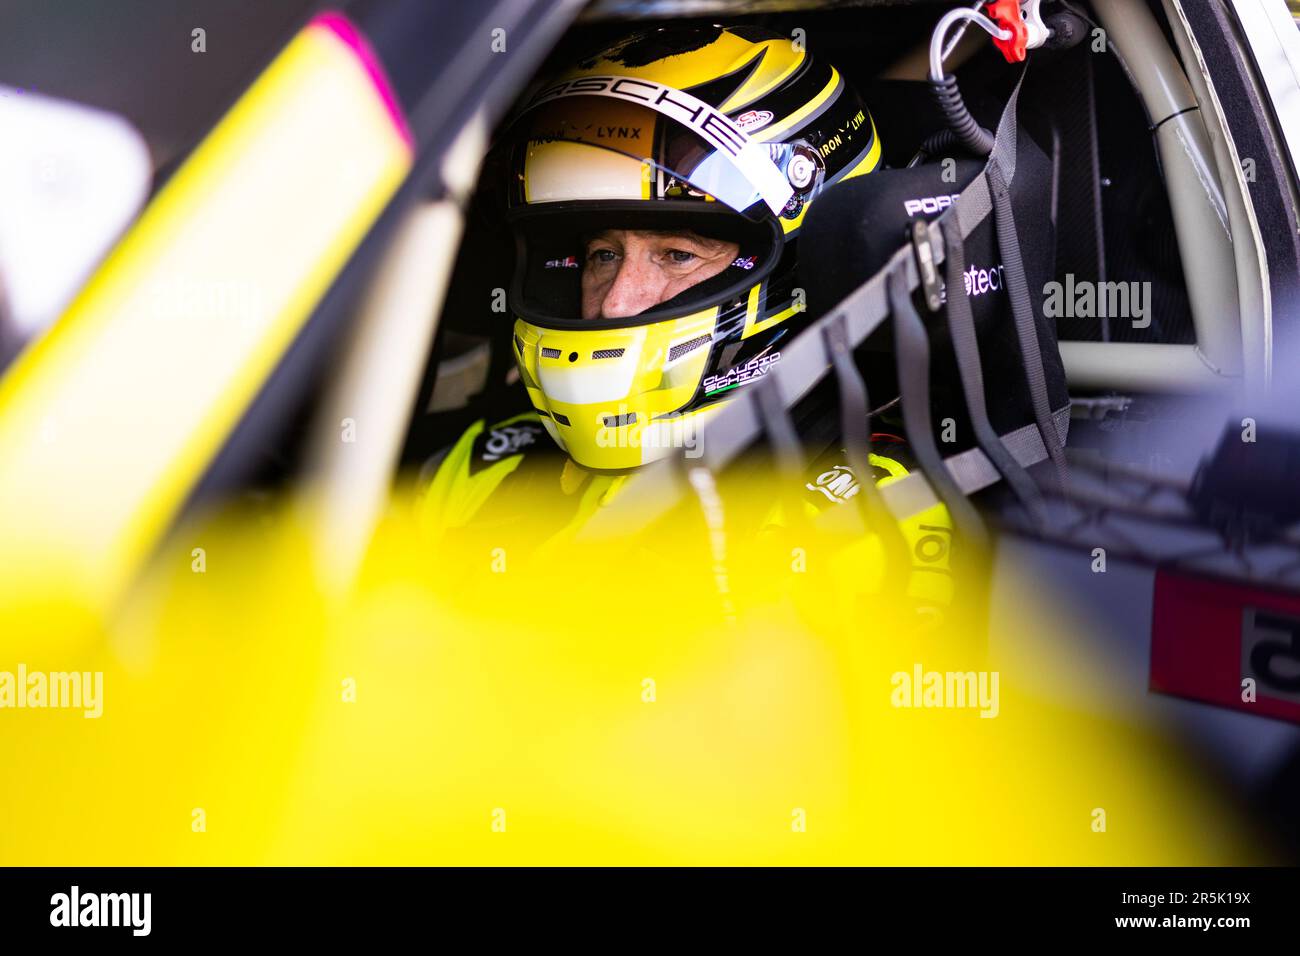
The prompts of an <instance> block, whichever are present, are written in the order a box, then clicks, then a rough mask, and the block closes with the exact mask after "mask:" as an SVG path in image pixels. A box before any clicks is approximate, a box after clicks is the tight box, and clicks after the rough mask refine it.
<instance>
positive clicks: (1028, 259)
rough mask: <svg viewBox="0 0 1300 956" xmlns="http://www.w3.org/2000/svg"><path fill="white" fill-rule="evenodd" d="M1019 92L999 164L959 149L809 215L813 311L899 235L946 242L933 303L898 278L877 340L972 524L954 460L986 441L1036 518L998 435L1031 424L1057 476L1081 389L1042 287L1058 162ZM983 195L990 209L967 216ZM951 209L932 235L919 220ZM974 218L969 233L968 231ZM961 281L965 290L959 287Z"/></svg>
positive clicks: (1030, 492)
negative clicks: (1029, 126)
mask: <svg viewBox="0 0 1300 956" xmlns="http://www.w3.org/2000/svg"><path fill="white" fill-rule="evenodd" d="M1018 91H1019V87H1017V94H1013V98H1012V101H1011V103H1010V104H1009V105H1008V108H1007V111H1006V112H1005V113H1004V115H1003V122H1002V124H1001V128H1000V130H999V135H998V141H997V145H996V147H995V150H994V154H993V156H991V157H990V160H989V162H988V163H987V165H986V164H985V163H983V162H981V161H979V160H976V159H955V158H948V159H943V160H940V161H936V162H930V163H926V164H923V165H918V166H914V167H911V168H905V169H892V170H880V171H877V172H876V173H874V174H872V175H871V176H866V177H860V178H858V179H854V180H849V181H846V182H843V183H839V184H836V185H834V186H832V187H830V189H828V190H827V193H826V197H828V198H827V199H826V200H825V201H823V202H821V203H818V204H817V205H816V206H814V207H812V208H811V209H810V210H809V213H808V217H807V219H806V220H805V222H804V224H803V229H802V235H801V243H802V244H803V255H802V257H801V261H800V277H801V280H802V281H803V283H804V285H805V286H806V288H807V289H808V305H809V308H810V309H812V310H813V312H814V315H818V314H825V313H828V312H831V311H832V310H833V309H834V308H835V307H836V306H837V305H838V304H839V303H840V302H841V301H843V300H844V299H845V298H846V297H847V296H848V295H849V294H850V293H852V292H853V290H854V289H855V288H857V287H858V286H859V285H860V284H861V283H862V282H863V281H865V280H867V279H870V278H871V277H872V276H874V275H876V274H877V273H878V272H880V271H881V270H882V269H884V268H886V266H887V265H888V264H889V261H890V258H891V256H892V255H893V254H894V253H895V252H896V251H897V249H898V246H899V243H900V241H905V242H911V241H912V238H913V237H915V239H916V245H915V248H916V249H917V251H918V253H919V254H920V256H921V257H922V258H925V257H926V256H932V257H933V258H934V259H937V258H939V256H938V254H937V253H938V249H937V245H941V246H942V249H943V258H944V260H945V262H944V268H943V276H942V280H943V281H942V283H938V282H936V283H935V285H936V286H939V287H938V288H930V289H928V290H927V289H926V288H925V286H926V285H927V283H926V282H925V279H924V277H922V293H923V295H922V296H921V298H923V299H926V298H927V297H929V301H928V302H927V303H926V304H925V305H924V306H923V307H922V309H920V310H919V311H918V310H917V309H916V308H915V307H914V306H913V303H912V296H911V294H910V290H908V289H905V288H903V287H902V286H901V284H900V283H890V292H889V296H888V298H889V306H890V309H891V312H892V313H893V322H892V324H890V325H888V326H885V327H882V328H881V329H879V331H878V332H877V333H876V334H873V335H872V336H871V337H870V338H868V340H867V342H866V348H867V349H868V350H877V351H889V352H892V353H893V354H894V356H895V357H896V361H897V367H898V381H899V387H900V392H901V395H902V406H903V419H904V425H905V427H906V430H907V432H908V439H909V441H910V442H911V443H912V445H913V447H914V450H915V452H916V454H917V457H918V458H919V459H920V461H921V464H922V466H923V467H924V468H925V470H926V471H927V473H929V475H930V477H931V480H932V482H933V483H934V484H935V485H936V486H937V490H938V491H939V492H940V496H941V497H942V498H944V499H945V501H946V503H948V504H949V506H950V507H954V506H955V513H954V517H955V518H957V519H958V521H959V523H963V522H962V521H961V519H962V517H963V515H964V517H965V518H966V521H965V523H966V524H968V525H973V524H974V521H975V519H974V516H973V514H971V513H969V512H968V510H967V509H966V508H965V507H964V506H963V503H962V502H961V501H960V499H962V498H964V495H963V493H962V491H961V489H960V488H959V487H958V486H957V485H955V484H953V483H952V481H950V479H949V475H948V472H949V471H950V469H951V465H950V464H949V465H941V464H940V463H941V461H943V459H945V458H946V459H952V458H954V457H956V456H957V455H959V454H960V453H962V452H966V451H968V450H970V449H978V450H979V452H980V454H981V455H982V456H983V457H984V458H985V459H987V461H988V463H989V464H991V465H992V466H993V467H994V468H995V469H996V471H997V473H998V476H999V477H1001V478H1003V479H1005V480H1006V481H1007V483H1008V485H1009V486H1010V488H1011V489H1012V491H1013V492H1014V493H1015V495H1016V497H1017V498H1018V499H1019V500H1020V502H1021V503H1022V504H1023V505H1024V506H1025V507H1026V509H1027V510H1028V511H1029V512H1030V513H1031V515H1033V516H1035V517H1036V518H1041V517H1042V503H1041V498H1040V496H1039V494H1038V492H1037V488H1036V485H1035V482H1034V480H1033V479H1031V478H1030V477H1029V476H1028V475H1027V474H1026V472H1025V468H1024V467H1023V466H1022V465H1021V463H1020V462H1019V461H1017V459H1016V457H1015V456H1014V455H1013V454H1012V453H1011V452H1009V451H1008V450H1007V448H1006V447H1005V446H1004V444H1003V442H1002V440H1001V438H1000V436H1006V435H1009V434H1012V433H1014V432H1016V431H1017V430H1018V429H1022V428H1025V427H1027V426H1032V427H1033V428H1034V429H1035V430H1037V431H1038V432H1039V434H1040V436H1041V440H1042V442H1043V448H1044V450H1045V452H1046V457H1047V458H1049V459H1050V460H1051V461H1052V463H1053V465H1054V467H1055V469H1056V472H1057V475H1058V476H1059V477H1062V478H1063V477H1064V469H1065V459H1064V452H1063V448H1062V446H1063V443H1064V435H1065V429H1066V427H1067V425H1068V410H1069V395H1068V392H1067V388H1066V379H1065V370H1064V366H1063V363H1062V361H1061V355H1060V350H1059V346H1058V344H1057V339H1056V330H1055V325H1054V323H1053V322H1052V321H1051V319H1049V318H1048V317H1047V316H1045V314H1044V309H1043V302H1044V298H1043V296H1042V294H1041V290H1042V289H1043V288H1044V286H1045V284H1046V283H1047V282H1049V281H1051V279H1052V278H1053V275H1054V271H1055V269H1054V266H1055V262H1054V250H1055V235H1054V226H1053V222H1052V218H1051V216H1050V215H1049V212H1050V209H1051V203H1052V195H1053V165H1052V162H1051V160H1050V159H1049V158H1048V157H1047V155H1046V154H1045V153H1044V151H1043V150H1042V149H1041V148H1040V147H1039V146H1038V144H1037V143H1036V142H1035V141H1034V139H1033V138H1032V137H1031V136H1030V135H1029V133H1028V132H1027V131H1026V129H1025V128H1024V127H1023V126H1022V125H1020V124H1019V123H1016V122H1015V99H1016V95H1018ZM1012 182H1014V188H1012ZM972 188H973V189H974V194H970V195H969V196H968V197H964V198H963V199H961V200H959V198H958V197H959V196H963V191H965V190H968V189H972ZM980 201H982V202H984V203H987V207H986V214H985V215H982V216H977V215H971V216H969V217H966V216H964V215H962V213H964V212H965V210H967V209H972V208H975V207H976V205H977V203H978V202H980ZM959 202H960V203H961V204H962V210H961V212H959V210H958V209H957V208H955V207H956V206H957V205H958V204H959ZM976 212H977V213H978V212H979V209H976ZM940 217H942V221H941V222H940V223H939V225H938V226H937V232H938V233H939V235H938V236H937V237H932V234H931V232H930V230H928V229H926V227H925V226H924V225H921V224H929V223H933V222H934V221H935V220H938V219H940ZM959 217H960V218H959ZM976 219H978V221H975V220H976ZM967 222H969V224H970V226H971V228H970V230H969V232H967V233H966V234H965V235H963V234H962V233H963V232H965V229H964V228H958V227H959V224H960V225H962V226H964V225H966V224H967ZM932 228H933V227H932ZM932 238H935V239H937V240H938V243H937V245H936V247H935V248H931V247H930V245H929V244H930V242H931V240H932ZM922 271H924V269H923V270H922ZM937 278H938V277H937V276H936V279H937ZM896 286H897V288H895V287H896ZM952 289H956V290H960V292H961V293H962V294H960V295H955V296H951V295H948V294H947V292H948V290H952ZM941 449H942V452H941V451H940V450H941Z"/></svg>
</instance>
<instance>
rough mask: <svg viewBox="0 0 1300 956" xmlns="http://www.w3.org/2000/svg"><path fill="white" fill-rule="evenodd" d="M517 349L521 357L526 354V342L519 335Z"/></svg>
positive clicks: (516, 343)
mask: <svg viewBox="0 0 1300 956" xmlns="http://www.w3.org/2000/svg"><path fill="white" fill-rule="evenodd" d="M515 348H517V349H518V350H519V354H520V355H523V354H524V340H523V339H521V338H520V337H519V336H517V335H516V336H515Z"/></svg>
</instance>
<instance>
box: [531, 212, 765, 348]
mask: <svg viewBox="0 0 1300 956" xmlns="http://www.w3.org/2000/svg"><path fill="white" fill-rule="evenodd" d="M511 219H512V222H513V225H514V230H515V243H516V249H515V276H514V281H513V283H512V285H511V290H510V300H511V301H510V304H511V308H512V310H513V311H514V312H515V313H516V314H517V315H519V316H520V317H522V318H525V319H527V320H528V321H530V322H532V323H533V324H534V325H539V326H541V327H543V328H553V329H565V328H583V329H610V328H631V327H634V326H639V325H648V324H650V323H652V322H659V321H663V320H665V319H671V318H677V317H679V316H684V315H690V314H692V313H695V312H699V311H701V310H703V309H707V308H711V307H713V306H715V305H721V304H723V303H727V302H731V301H733V300H735V299H737V298H739V297H743V296H745V295H747V294H748V293H749V290H750V289H752V288H753V287H754V286H755V285H757V284H758V283H759V282H761V281H762V280H763V279H764V278H766V277H767V276H768V275H769V274H770V273H771V272H772V270H773V269H775V268H776V266H777V264H778V262H779V261H780V259H781V257H782V255H783V254H784V245H785V241H784V237H783V235H782V232H781V227H780V226H779V225H778V224H777V220H776V219H774V218H768V219H766V220H762V221H757V222H756V221H754V220H752V219H749V218H747V217H745V216H740V215H737V214H736V213H735V212H734V211H732V210H731V209H730V208H728V207H726V206H723V205H722V204H720V203H700V202H690V201H684V200H671V199H669V200H663V201H661V202H657V203H647V202H644V201H638V200H626V199H623V200H619V199H614V200H606V201H594V202H593V201H584V202H567V203H565V202H557V203H539V204H537V205H530V206H527V207H524V208H522V209H517V210H515V211H513V212H512V214H511ZM610 229H630V230H649V231H655V232H682V231H688V230H689V231H690V232H693V233H695V234H697V235H700V236H703V237H705V238H708V239H714V240H721V241H724V242H729V243H734V244H735V245H736V248H737V253H736V255H735V256H734V257H733V258H732V260H731V262H730V263H729V264H728V265H727V267H726V268H725V269H723V270H722V272H720V273H718V274H717V275H715V276H713V277H711V278H708V279H705V280H704V281H703V282H700V283H698V284H696V285H694V286H691V287H690V288H688V289H685V290H684V291H682V292H681V293H679V294H678V295H676V296H674V297H673V298H671V299H668V300H667V301H665V302H661V303H659V304H658V305H656V306H654V307H653V308H651V309H647V310H646V311H644V312H641V313H638V314H637V315H635V316H631V317H624V318H617V319H591V320H588V321H583V319H582V276H583V272H584V270H585V269H587V268H589V264H588V262H587V249H588V243H589V241H590V240H591V239H592V238H593V237H595V236H598V235H600V234H601V233H602V232H604V231H605V230H610Z"/></svg>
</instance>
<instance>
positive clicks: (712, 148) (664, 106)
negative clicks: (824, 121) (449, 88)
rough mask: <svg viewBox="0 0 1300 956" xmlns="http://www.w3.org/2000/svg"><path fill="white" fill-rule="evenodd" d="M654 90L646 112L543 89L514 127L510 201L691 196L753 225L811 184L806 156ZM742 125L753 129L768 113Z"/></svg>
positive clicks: (702, 106) (814, 181)
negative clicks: (656, 97) (656, 95)
mask: <svg viewBox="0 0 1300 956" xmlns="http://www.w3.org/2000/svg"><path fill="white" fill-rule="evenodd" d="M588 79H590V80H601V79H604V80H617V81H618V82H619V83H623V84H629V83H637V84H641V83H644V82H646V81H641V80H635V81H633V80H629V79H628V78H617V77H615V78H598V77H597V78H588ZM574 82H577V81H574ZM610 85H611V86H613V85H615V84H610ZM650 85H652V86H653V84H650ZM660 89H661V91H663V100H662V102H659V103H657V104H652V105H639V104H637V103H634V102H629V101H628V100H626V99H620V98H616V97H612V96H608V95H596V94H589V93H583V92H578V93H566V94H563V95H562V96H560V97H558V98H554V99H550V100H546V99H544V97H545V96H546V93H545V92H543V94H542V95H541V97H539V98H538V100H535V101H534V105H532V106H530V107H529V108H528V109H527V110H525V111H524V113H523V114H521V116H520V117H519V119H518V120H517V121H516V127H515V131H514V134H513V141H512V149H513V150H514V155H513V157H512V158H513V163H512V166H513V168H514V169H515V170H516V171H517V173H518V175H517V177H516V181H515V183H514V191H513V195H512V196H511V201H512V204H513V205H522V204H531V203H545V202H560V201H566V200H577V199H602V198H608V199H615V198H617V199H641V200H655V199H692V200H697V201H701V202H719V203H722V204H723V205H725V206H727V207H728V208H730V209H731V210H732V211H734V212H737V213H741V214H742V215H745V216H748V217H749V218H751V219H761V218H765V217H768V216H773V215H780V214H782V213H783V212H786V211H788V210H793V209H797V207H798V204H799V201H800V197H806V196H807V195H808V194H810V193H811V192H812V191H813V190H815V189H816V188H817V186H818V185H820V178H819V173H820V172H821V166H822V164H821V161H820V156H818V155H817V152H816V150H813V149H811V148H810V147H807V146H806V145H805V144H801V143H798V142H795V143H767V142H764V141H762V140H760V139H757V138H753V137H751V136H750V134H749V133H748V132H746V130H745V129H744V128H742V126H741V125H740V121H739V120H733V119H732V118H731V117H728V116H727V115H726V114H723V113H720V112H718V111H717V110H715V109H713V107H711V106H709V105H708V104H707V103H704V102H703V101H701V100H696V99H694V98H693V97H691V96H690V95H689V94H686V93H682V92H680V91H675V90H671V88H669V87H661V88H660ZM647 95H649V94H647ZM742 118H743V119H744V122H745V123H746V124H747V125H749V126H750V127H753V126H754V125H755V124H766V123H769V122H770V120H771V114H763V113H758V112H756V111H753V110H751V111H749V112H748V113H746V114H744V117H742ZM755 132H756V135H762V134H761V130H757V131H755Z"/></svg>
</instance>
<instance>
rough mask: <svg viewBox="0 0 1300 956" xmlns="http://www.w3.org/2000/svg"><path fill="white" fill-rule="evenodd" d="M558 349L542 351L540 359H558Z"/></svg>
mask: <svg viewBox="0 0 1300 956" xmlns="http://www.w3.org/2000/svg"><path fill="white" fill-rule="evenodd" d="M559 357H560V350H559V349H542V358H559Z"/></svg>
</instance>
